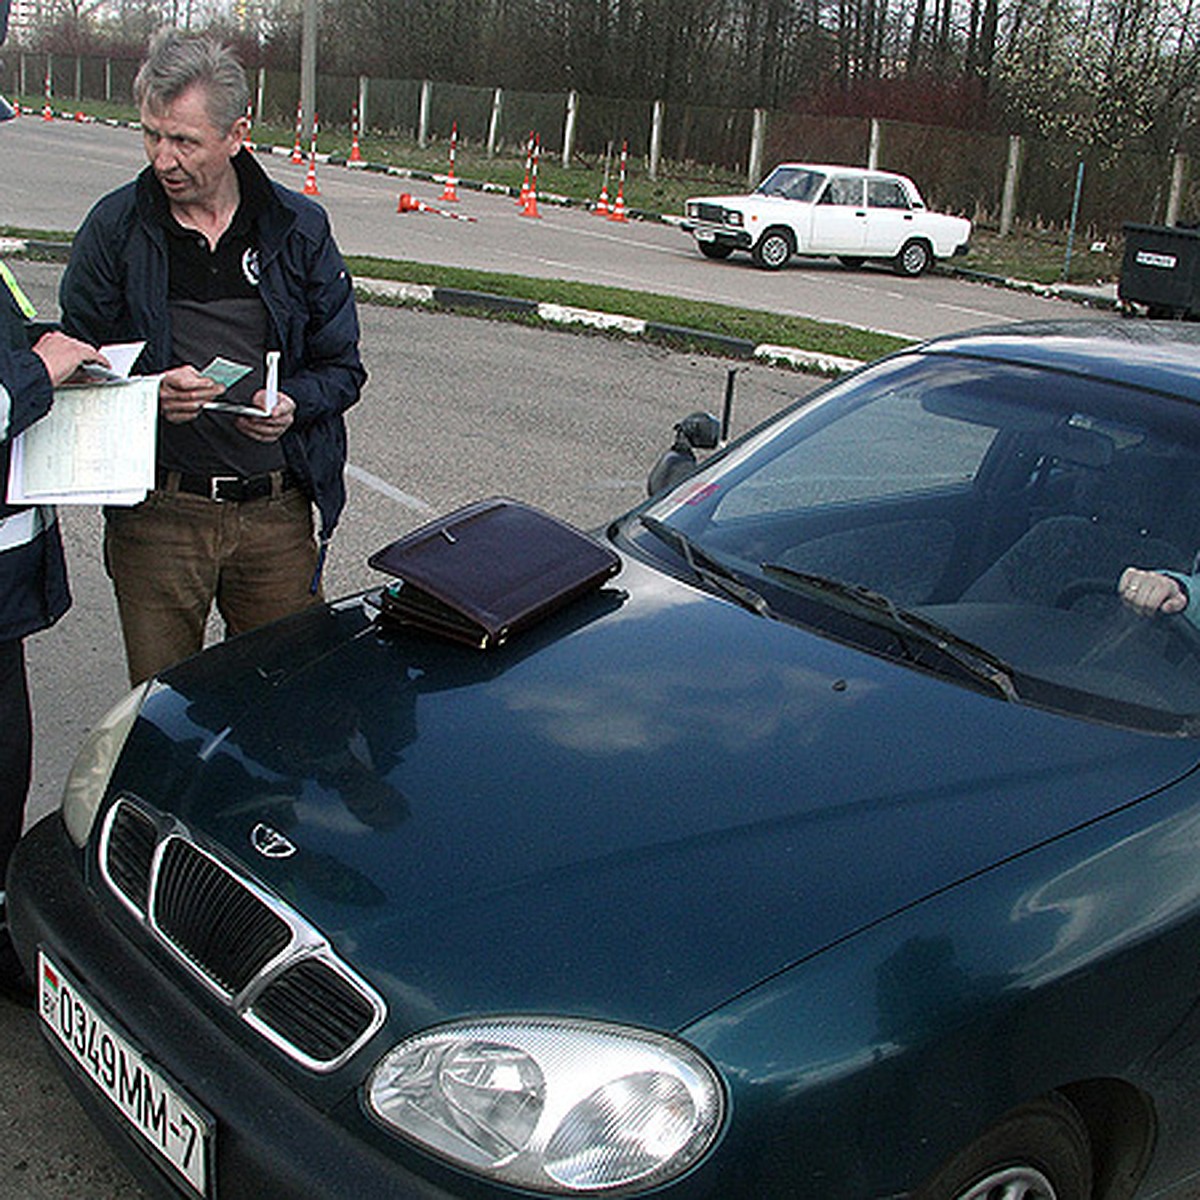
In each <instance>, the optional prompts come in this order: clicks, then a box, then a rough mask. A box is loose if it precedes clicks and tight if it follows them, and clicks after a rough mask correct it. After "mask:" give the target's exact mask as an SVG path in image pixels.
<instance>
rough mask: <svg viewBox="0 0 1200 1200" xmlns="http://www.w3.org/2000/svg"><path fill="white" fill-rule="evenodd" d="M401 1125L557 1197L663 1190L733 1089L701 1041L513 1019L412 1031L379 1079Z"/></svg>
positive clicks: (374, 1104) (379, 1112) (375, 1094)
mask: <svg viewBox="0 0 1200 1200" xmlns="http://www.w3.org/2000/svg"><path fill="white" fill-rule="evenodd" d="M366 1100H367V1104H368V1107H369V1109H370V1111H371V1112H372V1113H373V1114H374V1115H375V1116H376V1117H377V1118H379V1119H380V1120H382V1121H383V1122H384V1123H385V1124H386V1125H387V1126H388V1127H389V1128H391V1129H392V1130H393V1131H395V1132H397V1133H400V1134H402V1135H403V1136H404V1137H406V1138H409V1139H411V1140H412V1141H414V1142H416V1143H417V1144H418V1145H419V1146H422V1147H424V1148H425V1149H427V1150H431V1151H433V1152H434V1153H436V1154H439V1155H441V1156H442V1157H444V1158H447V1159H449V1160H450V1161H451V1162H453V1163H454V1164H456V1165H458V1166H460V1167H465V1168H467V1169H469V1170H472V1171H475V1172H478V1173H479V1174H481V1175H484V1176H486V1177H487V1178H489V1179H492V1180H495V1181H497V1182H501V1183H506V1184H510V1185H512V1186H515V1187H524V1188H529V1189H531V1190H533V1191H538V1192H545V1193H549V1194H552V1195H587V1194H592V1193H604V1194H611V1193H612V1192H614V1191H616V1190H619V1189H621V1188H625V1187H628V1186H631V1185H634V1184H637V1185H638V1186H639V1187H651V1186H654V1185H657V1184H662V1183H664V1182H665V1181H667V1180H669V1179H673V1178H674V1177H675V1176H677V1175H679V1174H680V1173H681V1172H683V1171H685V1170H687V1169H688V1168H689V1167H690V1166H692V1165H693V1164H694V1163H696V1162H697V1161H698V1160H699V1159H700V1158H701V1157H702V1156H703V1155H704V1154H705V1152H706V1151H707V1150H708V1148H709V1147H710V1146H711V1145H712V1143H713V1141H714V1140H715V1138H716V1136H717V1134H718V1133H719V1132H720V1128H721V1123H722V1120H723V1116H724V1094H723V1092H722V1089H721V1085H720V1083H719V1081H718V1079H717V1076H716V1074H715V1072H714V1071H713V1069H712V1067H710V1066H709V1065H708V1063H707V1062H706V1061H705V1060H704V1059H703V1058H702V1057H701V1056H700V1054H699V1053H698V1052H697V1051H695V1050H693V1049H692V1048H691V1047H690V1046H687V1045H685V1044H684V1043H683V1042H680V1041H677V1040H675V1039H674V1038H668V1037H664V1036H661V1035H659V1034H655V1033H650V1032H647V1031H644V1030H637V1029H628V1028H625V1027H622V1026H615V1025H606V1024H602V1023H600V1022H596V1021H584V1020H573V1019H566V1018H562V1019H560V1018H554V1017H527V1018H525V1017H511V1018H496V1019H494V1020H477V1021H469V1022H461V1023H456V1024H453V1025H444V1026H441V1027H439V1028H436V1029H432V1030H428V1031H426V1032H424V1033H420V1034H417V1035H415V1036H414V1037H411V1038H408V1039H407V1040H405V1041H403V1042H401V1043H400V1045H398V1046H397V1047H396V1048H395V1049H394V1050H392V1051H391V1052H390V1053H389V1054H387V1055H386V1056H385V1057H384V1058H383V1059H382V1060H381V1061H380V1063H379V1065H378V1066H377V1067H376V1068H375V1070H374V1071H373V1072H372V1074H371V1077H370V1079H369V1080H368V1081H367V1091H366Z"/></svg>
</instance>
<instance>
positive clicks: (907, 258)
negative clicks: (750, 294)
mask: <svg viewBox="0 0 1200 1200" xmlns="http://www.w3.org/2000/svg"><path fill="white" fill-rule="evenodd" d="M684 211H685V214H686V217H685V220H684V221H683V228H684V229H685V230H687V232H689V233H690V234H691V235H692V236H693V237H694V238H695V239H696V244H697V245H698V246H699V247H700V252H701V253H702V254H704V255H705V256H706V257H707V258H728V257H729V256H730V255H731V254H732V253H733V252H734V251H735V250H746V251H748V252H749V253H750V256H751V258H753V259H754V261H755V263H757V264H758V265H759V266H760V267H765V268H766V269H767V270H770V271H777V270H779V269H780V268H781V267H783V266H786V265H787V263H788V261H789V260H790V259H791V257H792V256H793V255H795V254H801V255H805V256H810V255H816V256H832V257H836V258H838V259H839V260H840V261H841V262H842V263H843V264H845V265H846V266H848V267H857V266H861V265H862V263H864V262H866V261H867V260H869V259H871V260H883V261H886V262H890V263H891V264H892V265H893V267H894V268H895V270H896V272H897V273H898V274H900V275H920V274H922V273H923V272H925V271H926V270H928V269H929V267H931V266H932V265H933V262H934V260H935V259H938V258H950V257H952V256H954V255H958V254H965V253H966V252H967V245H968V242H969V240H970V237H971V222H970V221H968V220H967V219H966V218H965V217H952V216H949V215H947V214H945V213H935V212H930V211H929V209H928V208H926V207H925V201H924V200H922V199H921V193H920V192H919V191H918V190H917V185H916V184H915V183H913V181H912V180H911V179H909V178H908V177H907V176H905V175H896V174H893V173H891V172H888V171H870V170H864V169H863V168H861V167H834V166H819V165H814V164H812V163H781V164H780V165H779V166H777V167H776V168H775V169H774V170H773V171H772V172H771V173H770V174H769V175H768V176H767V177H766V179H764V180H763V181H762V183H760V184H759V185H758V187H757V188H755V190H754V191H753V192H751V193H750V194H749V195H742V196H694V197H692V198H691V199H689V200H688V201H687V203H686V205H685V209H684Z"/></svg>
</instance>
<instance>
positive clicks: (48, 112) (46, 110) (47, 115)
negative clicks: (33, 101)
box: [42, 71, 54, 121]
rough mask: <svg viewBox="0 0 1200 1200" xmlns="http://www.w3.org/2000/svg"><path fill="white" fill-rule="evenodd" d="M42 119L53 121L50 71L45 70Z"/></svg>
mask: <svg viewBox="0 0 1200 1200" xmlns="http://www.w3.org/2000/svg"><path fill="white" fill-rule="evenodd" d="M42 120H43V121H53V120H54V110H53V109H52V108H51V107H50V72H49V71H47V72H46V103H45V104H44V105H43V106H42Z"/></svg>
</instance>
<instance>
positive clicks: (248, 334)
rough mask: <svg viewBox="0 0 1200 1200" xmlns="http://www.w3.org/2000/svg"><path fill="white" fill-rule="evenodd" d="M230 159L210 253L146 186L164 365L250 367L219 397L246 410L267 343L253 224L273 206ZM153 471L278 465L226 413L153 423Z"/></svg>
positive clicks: (256, 469) (234, 470) (277, 456)
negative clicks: (162, 280) (163, 316)
mask: <svg viewBox="0 0 1200 1200" xmlns="http://www.w3.org/2000/svg"><path fill="white" fill-rule="evenodd" d="M246 154H248V151H246V150H243V151H241V152H240V153H239V154H238V155H237V156H236V157H235V158H234V159H233V165H234V169H235V170H236V171H237V176H238V187H239V189H240V198H239V202H238V208H237V211H236V212H235V213H234V216H233V220H232V221H231V222H230V224H229V228H228V229H226V230H225V232H224V233H223V234H222V235H221V238H220V240H219V241H218V243H217V245H216V247H215V248H210V247H209V244H208V239H207V238H206V237H205V236H204V234H202V233H199V232H197V231H196V230H194V229H187V228H185V227H184V226H182V225H180V223H179V222H178V221H177V220H176V219H175V218H174V216H172V215H171V208H170V205H169V203H168V201H167V196H166V193H165V192H164V191H163V189H162V186H161V185H160V184H159V182H158V180H157V179H155V178H154V176H153V175H152V174H151V175H149V176H148V178H147V179H146V183H147V186H148V188H149V191H150V197H151V204H152V211H153V213H154V216H155V219H156V220H158V221H159V222H160V223H161V224H162V226H163V228H164V229H165V230H166V234H167V238H166V244H167V272H168V288H167V297H168V309H169V312H170V319H171V365H172V366H183V365H185V364H191V365H192V366H194V367H195V368H196V369H197V370H203V368H204V367H206V366H207V365H208V364H209V363H210V362H211V361H212V360H213V359H214V358H218V357H220V358H226V359H229V360H231V361H232V362H237V363H244V364H245V365H246V366H248V367H250V368H252V369H251V371H250V373H249V374H248V375H246V376H245V377H244V378H243V379H241V380H239V381H238V382H237V383H235V384H234V385H233V386H232V387H231V388H230V389H229V390H228V392H226V394H225V396H223V397H222V399H224V400H229V401H231V402H233V403H241V404H248V403H250V401H251V398H252V397H253V395H254V393H255V392H256V391H257V390H258V389H259V388H261V387H262V386H263V385H264V381H265V378H266V367H265V356H266V352H267V349H268V348H269V346H270V344H271V341H272V338H271V334H270V324H269V320H268V315H267V310H266V307H265V305H264V304H263V302H262V299H261V297H260V295H259V291H258V278H259V272H258V237H257V219H258V215H259V214H260V213H261V212H263V211H264V209H265V207H266V206H267V205H268V204H272V203H274V197H273V196H272V194H271V190H270V185H269V183H268V182H267V180H266V178H265V177H263V176H261V175H260V174H259V173H258V172H254V171H248V170H245V169H243V165H242V162H243V156H244V155H246ZM158 462H159V466H161V467H165V468H167V469H168V470H175V471H183V472H186V473H188V474H193V475H208V476H214V475H238V476H251V475H260V474H262V473H263V472H265V471H272V470H278V469H280V468H282V467H283V465H284V458H283V450H282V449H281V447H280V445H279V443H278V442H272V443H268V444H264V443H262V442H257V441H255V440H254V439H253V438H248V437H246V436H245V435H244V434H243V433H241V432H239V431H238V429H237V427H236V425H235V424H234V417H233V416H232V415H231V414H229V413H213V412H202V413H201V414H200V416H199V417H197V418H196V420H194V421H184V422H182V423H179V424H173V423H171V422H169V421H160V422H159V432H158Z"/></svg>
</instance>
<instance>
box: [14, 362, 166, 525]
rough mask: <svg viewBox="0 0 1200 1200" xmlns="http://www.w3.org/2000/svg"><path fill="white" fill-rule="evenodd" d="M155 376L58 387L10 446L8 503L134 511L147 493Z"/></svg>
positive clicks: (151, 464) (154, 422) (155, 412)
mask: <svg viewBox="0 0 1200 1200" xmlns="http://www.w3.org/2000/svg"><path fill="white" fill-rule="evenodd" d="M157 421H158V376H157V375H139V376H137V377H135V378H133V379H130V380H127V381H125V382H123V383H105V384H96V385H93V386H90V387H78V386H76V387H69V388H58V389H56V390H55V393H54V406H53V407H52V408H51V409H50V412H49V413H47V414H46V416H44V417H43V418H42V419H41V420H40V421H38V422H37V423H36V424H34V425H31V426H30V427H29V428H28V429H26V430H25V431H24V432H23V433H21V434H20V435H18V436H17V437H16V438H14V439H13V443H12V456H11V467H10V470H9V480H8V497H7V498H8V502H9V503H10V504H115V505H129V504H137V503H138V502H139V501H141V500H144V499H145V497H146V493H147V492H148V491H149V490H150V489H151V488H152V487H153V486H154V454H155V438H156V429H157Z"/></svg>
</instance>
